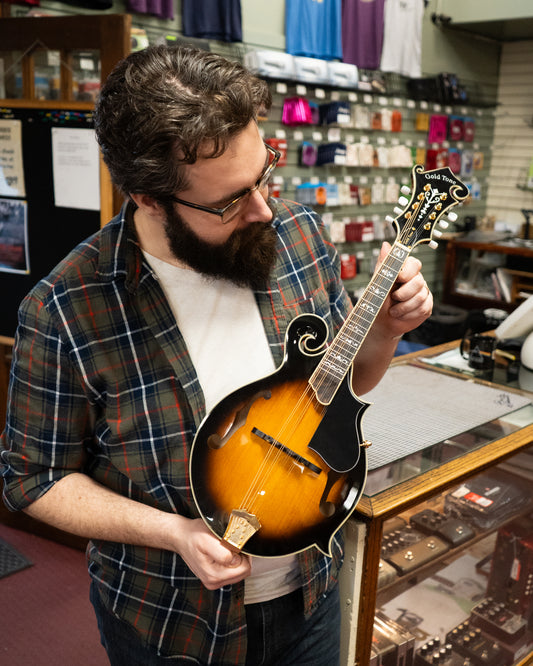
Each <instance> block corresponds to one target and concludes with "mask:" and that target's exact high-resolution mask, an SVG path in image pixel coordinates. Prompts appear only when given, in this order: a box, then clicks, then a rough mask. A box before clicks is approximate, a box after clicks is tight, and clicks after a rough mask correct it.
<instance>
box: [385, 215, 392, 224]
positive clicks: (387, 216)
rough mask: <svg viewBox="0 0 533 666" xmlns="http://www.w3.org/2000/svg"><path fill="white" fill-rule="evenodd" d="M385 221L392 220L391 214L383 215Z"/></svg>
mask: <svg viewBox="0 0 533 666" xmlns="http://www.w3.org/2000/svg"><path fill="white" fill-rule="evenodd" d="M385 222H391V223H392V222H394V218H393V217H392V215H385Z"/></svg>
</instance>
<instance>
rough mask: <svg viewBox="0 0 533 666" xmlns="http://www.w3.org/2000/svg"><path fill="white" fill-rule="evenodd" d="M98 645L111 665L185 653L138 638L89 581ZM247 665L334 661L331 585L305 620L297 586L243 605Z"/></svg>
mask: <svg viewBox="0 0 533 666" xmlns="http://www.w3.org/2000/svg"><path fill="white" fill-rule="evenodd" d="M91 602H92V604H93V606H94V609H95V613H96V618H97V620H98V628H99V630H100V636H101V641H102V645H103V646H104V648H105V649H106V652H107V655H108V657H109V662H110V664H111V666H171V665H172V664H180V663H181V664H189V665H190V664H191V663H192V662H191V660H190V659H186V660H181V659H180V658H165V657H160V656H158V655H157V652H156V650H155V649H154V648H151V647H150V646H149V645H146V644H145V643H143V642H142V641H141V640H140V638H139V636H138V634H137V633H136V631H135V630H134V629H133V627H131V626H130V625H128V624H126V623H125V622H123V621H122V620H119V619H118V618H116V617H115V616H114V615H113V614H112V613H110V612H109V611H108V610H107V609H106V608H105V606H104V605H103V604H102V602H101V601H100V598H99V595H98V591H97V590H96V588H95V586H94V584H91ZM246 622H247V625H248V649H247V658H246V664H247V666H339V660H340V601H339V589H338V586H335V588H334V589H332V590H331V591H330V592H329V593H328V594H327V595H324V597H322V599H320V603H319V605H318V608H317V609H316V610H315V612H314V613H313V614H312V615H311V617H310V618H308V619H307V620H306V619H305V618H304V615H303V599H302V592H301V590H296V592H292V594H288V595H286V596H284V597H280V598H279V599H274V600H272V601H267V602H265V603H262V604H250V605H248V606H246Z"/></svg>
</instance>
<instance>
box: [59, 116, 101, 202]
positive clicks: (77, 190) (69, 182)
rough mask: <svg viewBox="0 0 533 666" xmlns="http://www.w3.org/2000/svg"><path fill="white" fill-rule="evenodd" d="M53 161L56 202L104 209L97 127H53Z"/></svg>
mask: <svg viewBox="0 0 533 666" xmlns="http://www.w3.org/2000/svg"><path fill="white" fill-rule="evenodd" d="M52 165H53V171H54V200H55V205H56V206H58V207H60V208H83V209H84V210H100V178H99V156H98V144H97V143H96V138H95V135H94V130H92V129H75V128H69V127H53V128H52Z"/></svg>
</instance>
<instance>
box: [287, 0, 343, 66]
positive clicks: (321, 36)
mask: <svg viewBox="0 0 533 666" xmlns="http://www.w3.org/2000/svg"><path fill="white" fill-rule="evenodd" d="M341 7H342V6H341V0H286V2H285V38H286V47H285V50H286V51H287V53H290V54H291V55H296V56H307V57H309V58H322V59H323V60H333V59H340V58H342V35H341Z"/></svg>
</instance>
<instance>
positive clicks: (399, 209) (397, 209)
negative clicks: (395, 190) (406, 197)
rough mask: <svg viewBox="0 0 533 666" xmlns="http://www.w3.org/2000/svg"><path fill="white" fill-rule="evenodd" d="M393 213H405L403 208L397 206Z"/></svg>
mask: <svg viewBox="0 0 533 666" xmlns="http://www.w3.org/2000/svg"><path fill="white" fill-rule="evenodd" d="M392 211H393V213H396V215H401V214H402V213H403V210H402V209H401V208H399V207H398V206H396V207H395V208H393V209H392Z"/></svg>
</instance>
